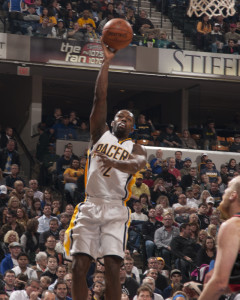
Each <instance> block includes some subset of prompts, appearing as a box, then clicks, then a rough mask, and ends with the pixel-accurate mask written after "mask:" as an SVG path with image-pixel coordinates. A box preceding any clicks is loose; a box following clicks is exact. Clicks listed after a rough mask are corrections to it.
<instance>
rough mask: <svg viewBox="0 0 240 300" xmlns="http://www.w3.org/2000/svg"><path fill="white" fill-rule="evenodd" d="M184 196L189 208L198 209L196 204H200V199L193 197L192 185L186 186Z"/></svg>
mask: <svg viewBox="0 0 240 300" xmlns="http://www.w3.org/2000/svg"><path fill="white" fill-rule="evenodd" d="M186 196H187V205H188V206H189V207H191V208H195V209H198V205H199V204H200V201H199V200H197V199H195V198H194V195H193V188H192V187H188V188H187V189H186Z"/></svg>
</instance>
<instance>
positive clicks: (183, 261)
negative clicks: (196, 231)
mask: <svg viewBox="0 0 240 300" xmlns="http://www.w3.org/2000/svg"><path fill="white" fill-rule="evenodd" d="M190 235H191V231H190V226H189V224H187V223H186V224H185V223H184V224H181V225H180V235H179V236H176V237H174V238H173V239H172V241H171V244H170V247H171V249H172V251H173V253H174V255H176V257H177V266H178V268H179V270H180V271H181V273H182V278H183V282H186V281H188V280H189V271H190V270H191V263H194V262H195V260H196V250H197V244H196V243H195V241H193V240H192V239H190Z"/></svg>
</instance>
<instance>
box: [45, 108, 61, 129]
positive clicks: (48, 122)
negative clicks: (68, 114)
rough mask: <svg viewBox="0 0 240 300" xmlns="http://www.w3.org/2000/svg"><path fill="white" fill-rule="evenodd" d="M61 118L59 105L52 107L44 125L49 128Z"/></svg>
mask: <svg viewBox="0 0 240 300" xmlns="http://www.w3.org/2000/svg"><path fill="white" fill-rule="evenodd" d="M61 119H62V110H61V108H59V107H56V108H54V112H53V115H51V116H48V117H47V120H46V125H47V127H48V128H51V127H52V126H53V125H54V124H57V123H60V122H61Z"/></svg>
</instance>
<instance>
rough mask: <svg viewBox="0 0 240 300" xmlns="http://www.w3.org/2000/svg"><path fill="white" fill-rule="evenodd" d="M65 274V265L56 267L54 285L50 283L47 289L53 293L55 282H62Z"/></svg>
mask: <svg viewBox="0 0 240 300" xmlns="http://www.w3.org/2000/svg"><path fill="white" fill-rule="evenodd" d="M66 274H67V269H66V266H65V265H62V266H58V267H57V271H56V275H57V279H56V280H55V281H54V283H52V284H51V285H50V286H49V287H48V289H49V290H50V291H53V290H54V288H55V286H56V284H57V282H58V281H59V280H64V276H65V275H66Z"/></svg>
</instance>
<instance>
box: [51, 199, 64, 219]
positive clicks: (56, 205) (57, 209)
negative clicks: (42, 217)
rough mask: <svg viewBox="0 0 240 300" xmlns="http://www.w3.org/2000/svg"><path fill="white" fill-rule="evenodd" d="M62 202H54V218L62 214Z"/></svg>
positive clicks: (55, 200)
mask: <svg viewBox="0 0 240 300" xmlns="http://www.w3.org/2000/svg"><path fill="white" fill-rule="evenodd" d="M61 205H62V203H61V200H60V199H54V200H53V201H52V204H51V206H52V216H56V217H57V216H59V215H60V214H61V212H60V210H61Z"/></svg>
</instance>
